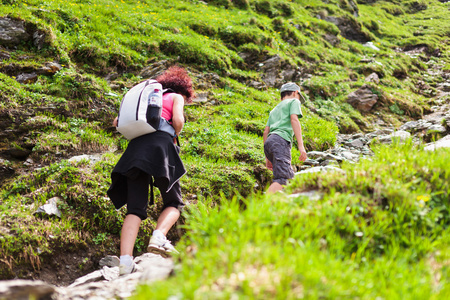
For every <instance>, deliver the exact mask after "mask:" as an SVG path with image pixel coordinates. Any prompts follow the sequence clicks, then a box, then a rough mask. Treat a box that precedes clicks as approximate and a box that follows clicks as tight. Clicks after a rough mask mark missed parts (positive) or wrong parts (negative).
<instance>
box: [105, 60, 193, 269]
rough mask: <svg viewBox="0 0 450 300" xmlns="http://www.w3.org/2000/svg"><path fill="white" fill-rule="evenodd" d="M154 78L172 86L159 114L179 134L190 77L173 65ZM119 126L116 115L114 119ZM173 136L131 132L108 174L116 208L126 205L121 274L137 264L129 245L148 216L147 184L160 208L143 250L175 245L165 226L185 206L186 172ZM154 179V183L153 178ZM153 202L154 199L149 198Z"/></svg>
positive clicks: (190, 90) (190, 89) (165, 250)
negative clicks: (158, 198)
mask: <svg viewBox="0 0 450 300" xmlns="http://www.w3.org/2000/svg"><path fill="white" fill-rule="evenodd" d="M156 80H157V81H158V82H159V83H161V85H162V86H163V88H164V89H170V90H172V91H173V92H170V93H165V94H164V95H163V107H162V114H161V117H162V118H164V119H166V120H171V122H172V126H173V128H174V129H175V134H176V136H178V135H179V134H180V132H181V130H182V129H183V125H184V121H185V120H184V114H183V111H184V104H185V103H189V102H191V101H192V100H191V99H192V97H194V94H195V92H194V89H193V87H192V79H191V78H190V77H189V75H188V74H187V72H186V70H185V69H183V68H181V67H178V66H172V67H170V68H169V69H168V70H166V71H165V72H164V73H163V74H162V75H160V76H158V77H157V78H156ZM113 125H114V126H117V118H116V119H115V120H114V122H113ZM179 151H180V148H179V146H177V145H175V139H173V138H172V137H171V136H170V134H168V133H166V132H163V131H156V132H154V133H150V134H146V135H142V136H139V137H137V138H134V139H132V140H131V141H130V143H129V144H128V147H127V149H126V150H125V152H124V153H123V155H122V157H121V158H120V160H119V162H118V163H117V165H116V166H115V167H114V170H113V171H112V174H111V181H112V183H111V186H110V188H109V190H108V192H107V193H108V196H109V197H110V199H111V201H112V202H113V203H114V205H115V207H116V208H117V209H118V208H120V207H122V206H123V205H125V204H126V205H127V213H126V217H125V220H124V222H123V226H122V231H121V237H120V265H119V270H120V274H121V275H123V274H129V273H132V272H134V271H135V270H136V266H135V263H134V261H133V249H134V243H135V241H136V237H137V234H138V231H139V227H140V224H141V221H142V220H145V219H146V218H147V205H148V202H149V201H148V199H149V197H148V194H149V193H148V192H149V184H151V185H154V186H156V187H158V189H159V190H160V193H161V196H162V199H163V203H164V205H163V209H162V212H161V214H160V216H159V218H158V221H157V225H156V228H155V230H154V231H153V234H152V237H151V238H150V243H149V245H148V248H147V251H148V252H153V253H158V254H161V255H163V256H165V257H167V256H168V255H169V254H170V252H172V253H174V252H175V253H176V252H177V251H176V250H175V248H174V247H173V246H172V245H171V243H170V241H169V240H167V238H166V235H167V233H168V231H169V229H170V228H171V227H172V226H173V225H174V224H175V223H176V222H177V220H178V218H179V217H180V212H181V210H182V208H183V207H184V203H183V200H182V198H181V187H180V182H179V180H180V178H181V177H182V176H183V175H184V174H185V173H186V170H185V168H184V166H183V162H182V161H181V159H180V156H179ZM152 181H153V184H152ZM151 204H153V203H151Z"/></svg>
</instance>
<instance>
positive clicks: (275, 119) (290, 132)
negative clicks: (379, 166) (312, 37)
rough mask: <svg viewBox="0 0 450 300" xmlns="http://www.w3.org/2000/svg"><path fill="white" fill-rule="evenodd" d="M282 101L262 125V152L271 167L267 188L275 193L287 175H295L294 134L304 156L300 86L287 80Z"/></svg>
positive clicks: (282, 88) (267, 164)
mask: <svg viewBox="0 0 450 300" xmlns="http://www.w3.org/2000/svg"><path fill="white" fill-rule="evenodd" d="M280 93H281V102H280V103H279V104H278V105H277V106H276V107H275V108H274V109H273V110H272V111H271V112H270V114H269V120H268V121H267V125H266V128H265V129H264V154H265V156H266V166H267V168H268V169H270V170H272V171H273V182H272V184H271V185H270V186H269V189H268V190H267V192H268V193H275V192H277V191H280V190H282V189H283V186H284V185H286V183H287V181H288V179H291V178H293V177H294V171H293V169H292V166H291V159H292V157H291V148H292V142H293V136H294V135H295V138H296V139H297V143H298V150H299V151H300V160H301V161H305V160H306V157H307V156H306V151H305V147H304V146H303V138H302V127H301V126H300V121H299V120H298V118H299V117H300V118H301V117H303V115H302V111H301V109H300V87H299V86H298V85H297V84H295V83H293V82H288V83H285V84H283V85H282V86H281V89H280Z"/></svg>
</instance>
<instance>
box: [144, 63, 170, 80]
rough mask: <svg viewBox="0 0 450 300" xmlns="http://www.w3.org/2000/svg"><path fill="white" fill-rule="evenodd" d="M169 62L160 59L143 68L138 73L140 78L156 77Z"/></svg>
mask: <svg viewBox="0 0 450 300" xmlns="http://www.w3.org/2000/svg"><path fill="white" fill-rule="evenodd" d="M168 66H169V62H168V61H167V60H161V61H158V62H156V63H153V64H151V65H150V66H148V67H146V68H144V69H143V70H142V71H141V72H140V73H139V75H140V76H141V77H142V78H156V77H158V76H159V75H161V74H162V73H164V71H165V70H166V69H167V68H168Z"/></svg>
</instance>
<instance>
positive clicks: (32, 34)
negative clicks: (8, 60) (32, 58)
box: [0, 17, 46, 49]
mask: <svg viewBox="0 0 450 300" xmlns="http://www.w3.org/2000/svg"><path fill="white" fill-rule="evenodd" d="M45 39H46V34H45V32H43V31H40V30H37V29H36V26H35V25H34V24H31V23H26V22H25V21H22V20H20V19H13V18H8V17H6V18H5V17H0V44H1V45H3V46H5V47H16V46H18V45H20V44H23V43H28V42H31V43H32V45H33V46H35V47H36V48H38V49H41V48H42V47H43V46H44V44H45Z"/></svg>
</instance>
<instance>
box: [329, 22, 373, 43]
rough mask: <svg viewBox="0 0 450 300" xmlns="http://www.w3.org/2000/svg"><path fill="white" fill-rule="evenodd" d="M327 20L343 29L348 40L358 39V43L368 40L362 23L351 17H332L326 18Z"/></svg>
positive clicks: (343, 33)
mask: <svg viewBox="0 0 450 300" xmlns="http://www.w3.org/2000/svg"><path fill="white" fill-rule="evenodd" d="M324 20H325V21H327V22H331V23H333V24H334V25H336V26H337V27H338V28H339V30H340V31H341V35H342V36H343V37H345V38H346V39H348V40H351V41H356V42H358V43H365V42H367V41H368V37H367V35H366V34H365V33H364V32H363V31H362V28H361V25H360V24H359V23H358V22H356V21H355V20H353V19H352V18H351V17H347V16H344V17H332V16H328V17H325V18H324Z"/></svg>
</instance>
